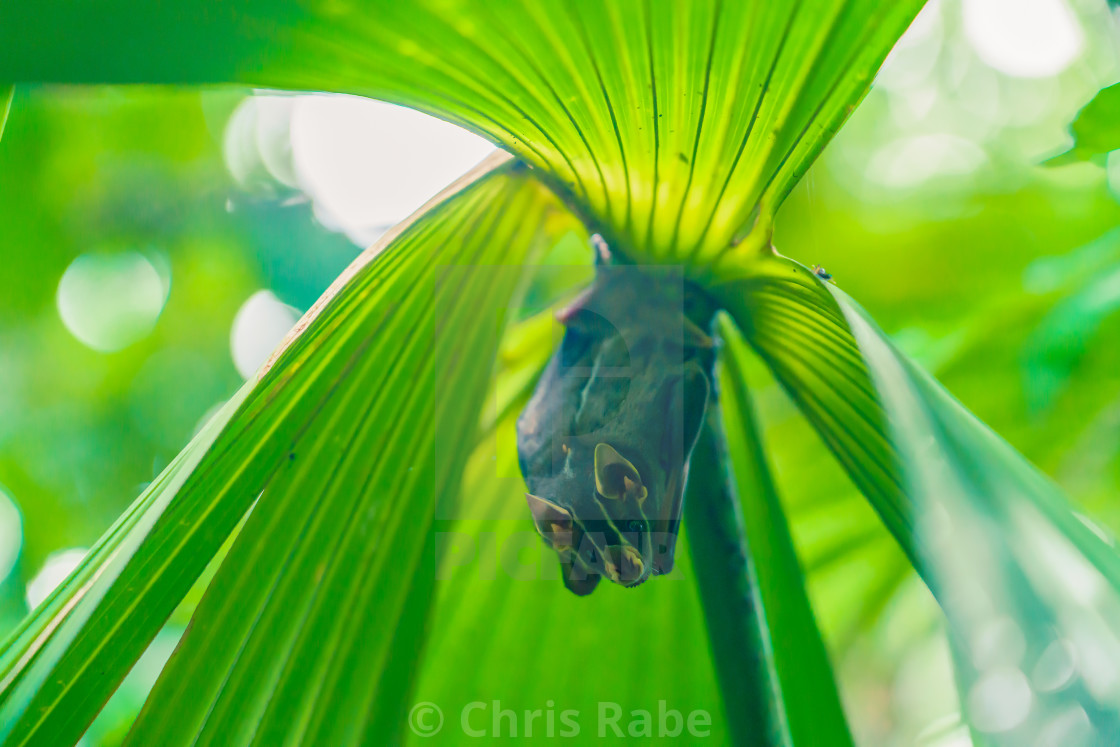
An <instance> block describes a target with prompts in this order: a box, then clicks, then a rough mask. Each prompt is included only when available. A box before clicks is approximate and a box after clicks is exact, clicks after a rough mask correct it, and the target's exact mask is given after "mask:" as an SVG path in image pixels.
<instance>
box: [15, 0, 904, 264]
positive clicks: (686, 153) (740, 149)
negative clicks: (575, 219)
mask: <svg viewBox="0 0 1120 747" xmlns="http://www.w3.org/2000/svg"><path fill="white" fill-rule="evenodd" d="M922 4H923V0H897V1H896V2H890V3H883V2H880V1H879V0H810V1H808V2H794V1H793V0H781V1H780V2H720V0H691V1H690V2H652V3H651V2H645V1H644V0H619V1H618V2H610V3H604V2H601V0H575V1H574V2H573V1H572V0H543V1H542V0H516V1H513V2H504V3H494V2H487V1H486V0H466V1H465V2H459V3H454V4H448V3H446V2H441V1H440V0H409V1H407V2H398V1H397V0H364V1H362V2H351V3H342V2H328V1H326V0H317V1H315V2H296V1H295V0H251V2H243V3H236V4H230V3H225V4H217V5H215V4H213V3H210V4H203V5H199V4H198V3H195V2H188V1H187V0H170V1H168V2H159V3H153V2H141V1H140V0H103V1H102V2H98V3H95V4H90V3H81V2H73V1H72V0H8V2H5V3H3V4H0V49H3V50H4V51H5V53H4V56H3V58H0V80H13V81H55V82H85V83H92V82H145V83H186V82H197V83H214V82H239V83H248V84H251V85H255V86H265V87H274V88H288V89H304V90H326V91H337V92H347V93H358V94H362V95H367V96H372V97H374V98H380V99H385V100H387V101H393V102H397V103H401V104H405V105H407V106H412V107H415V108H418V109H421V110H423V111H427V112H430V113H433V114H436V115H438V116H440V117H443V118H445V119H447V120H449V121H452V122H456V123H458V124H461V125H464V126H466V127H468V128H470V129H472V130H474V131H476V132H479V133H481V134H483V135H485V136H487V137H488V138H490V139H491V140H493V141H494V142H496V143H499V144H501V145H502V146H504V147H505V148H507V149H509V150H510V151H512V152H513V153H515V154H516V155H518V156H519V157H521V158H522V159H524V160H525V161H526V162H528V163H530V164H532V165H533V166H535V167H538V168H539V169H540V171H541V173H542V174H543V175H544V176H545V178H547V179H548V180H549V181H550V182H551V183H552V184H553V186H554V187H556V188H557V189H559V190H560V191H561V192H563V193H565V194H567V195H570V196H571V197H573V198H574V200H575V201H576V203H577V204H578V205H580V206H581V208H582V209H583V211H584V212H585V213H586V214H587V216H588V218H589V219H590V221H591V222H592V223H593V224H595V226H596V227H597V229H599V230H601V231H602V232H604V233H605V234H607V238H608V240H609V241H610V242H611V244H612V245H614V246H615V247H617V248H618V249H619V250H622V251H624V252H626V253H630V254H633V255H634V256H635V257H636V258H642V259H646V260H656V261H664V262H681V261H689V262H695V263H697V264H700V265H705V264H709V263H713V262H717V261H722V260H726V259H727V257H725V256H724V255H725V254H727V253H730V255H731V256H732V257H735V258H736V260H735V261H738V259H739V258H740V257H741V256H753V254H751V253H750V252H749V251H746V249H744V250H742V251H739V252H734V251H731V250H732V247H733V245H734V244H735V243H736V242H737V241H738V240H740V239H742V238H743V237H744V236H745V235H746V234H748V233H750V232H752V231H754V229H755V228H757V229H758V231H757V234H758V235H757V238H756V239H752V240H751V241H750V242H748V246H755V247H757V246H761V245H764V244H765V243H766V239H767V237H768V236H769V231H770V226H771V218H772V216H773V214H774V211H775V210H777V208H778V205H779V204H780V203H781V202H782V200H783V199H784V198H785V196H786V195H787V194H788V192H789V191H790V189H791V188H792V187H793V185H794V184H795V183H796V181H797V180H798V179H799V178H800V177H801V175H802V174H804V173H805V171H806V169H808V167H809V165H810V164H811V163H812V162H813V160H814V159H815V158H816V156H817V155H818V154H819V153H820V151H821V149H822V148H823V147H824V145H825V144H826V143H827V142H828V141H829V140H830V139H831V137H832V135H833V134H834V133H835V132H836V130H837V128H838V127H839V126H840V124H841V123H842V122H843V121H844V119H845V118H846V117H847V115H848V114H849V113H850V112H851V110H852V108H853V107H854V106H855V104H856V103H857V102H858V101H859V100H860V99H861V97H862V96H863V95H864V94H865V93H866V91H867V89H868V87H869V85H870V83H871V80H872V78H873V76H874V74H875V72H876V71H877V70H878V68H879V65H880V64H881V63H882V61H883V59H884V58H885V57H886V55H887V52H888V51H889V50H890V48H891V47H892V46H893V44H894V42H895V40H896V39H897V38H898V37H899V36H900V35H901V34H902V32H903V31H904V30H905V29H906V27H907V25H908V24H909V23H910V21H911V20H912V19H913V18H914V16H915V14H916V13H917V12H918V10H919V9H920V8H921V6H922Z"/></svg>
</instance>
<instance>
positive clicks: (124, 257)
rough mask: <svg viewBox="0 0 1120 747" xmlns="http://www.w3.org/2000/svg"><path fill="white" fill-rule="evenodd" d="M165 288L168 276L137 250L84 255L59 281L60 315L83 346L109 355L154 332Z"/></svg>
mask: <svg viewBox="0 0 1120 747" xmlns="http://www.w3.org/2000/svg"><path fill="white" fill-rule="evenodd" d="M169 289H170V285H169V281H168V278H167V277H165V276H161V275H160V272H159V270H157V269H156V266H155V264H153V262H152V261H151V260H150V259H149V258H148V257H147V256H145V255H143V254H141V253H140V252H135V251H126V252H120V253H116V254H83V255H82V256H80V257H78V258H77V259H75V260H74V261H73V262H71V263H70V266H69V267H67V268H66V272H64V273H63V275H62V279H61V280H60V281H59V283H58V296H57V301H58V313H59V315H60V316H61V317H62V322H63V324H65V325H66V328H67V329H68V330H70V333H71V334H73V335H74V337H76V338H77V339H78V340H80V341H81V342H82V343H83V344H85V345H86V346H88V347H90V348H92V349H94V350H97V351H99V352H102V353H110V352H113V351H116V350H121V349H122V348H125V347H128V346H129V345H131V344H132V343H134V342H136V341H137V340H140V339H142V338H143V337H145V336H146V335H147V334H148V333H149V332H151V331H152V328H153V327H154V326H155V324H156V320H157V319H159V315H160V312H161V311H162V310H163V305H164V303H166V301H167V295H168V292H169Z"/></svg>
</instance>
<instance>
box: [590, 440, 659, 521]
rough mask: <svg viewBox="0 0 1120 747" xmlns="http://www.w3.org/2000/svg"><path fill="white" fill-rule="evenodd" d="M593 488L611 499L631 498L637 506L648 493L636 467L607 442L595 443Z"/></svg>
mask: <svg viewBox="0 0 1120 747" xmlns="http://www.w3.org/2000/svg"><path fill="white" fill-rule="evenodd" d="M595 489H596V490H597V491H599V495H601V496H603V497H604V498H610V499H612V500H618V499H620V498H621V499H627V500H629V499H631V498H633V499H634V500H636V501H637V502H638V505H639V506H640V505H642V502H643V501H645V499H646V496H647V495H649V491H648V490H646V487H645V486H644V485H642V476H641V475H640V474H639V473H638V468H637V467H635V466H634V465H633V464H631V463H630V461H629V460H628V459H626V457H624V456H622V455H621V454H619V453H618V451H617V450H616V449H615V448H614V447H613V446H611V445H610V444H608V443H600V444H596V445H595Z"/></svg>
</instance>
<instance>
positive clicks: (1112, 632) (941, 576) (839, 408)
mask: <svg viewBox="0 0 1120 747" xmlns="http://www.w3.org/2000/svg"><path fill="white" fill-rule="evenodd" d="M747 287H750V288H751V289H752V292H751V293H750V295H749V296H746V295H740V293H741V291H742V290H744V289H746V288H747ZM721 292H722V294H723V297H724V298H725V299H727V301H728V303H730V304H731V305H732V307H733V308H734V309H735V316H736V318H737V319H738V320H740V323H741V325H742V328H743V330H744V335H745V336H746V338H747V339H748V341H750V342H751V344H752V345H753V346H755V348H756V350H758V351H759V352H760V353H761V354H762V355H763V356H764V357H765V358H766V359H767V360H768V361H769V362H770V363H771V365H772V367H773V368H774V370H775V372H776V375H777V376H778V378H779V380H781V381H782V382H783V384H784V385H785V386H787V387H788V388H789V389H790V390H791V393H793V394H794V396H795V398H798V402H799V404H801V406H802V407H803V409H804V411H805V412H806V414H807V415H808V416H809V418H810V420H811V421H812V422H813V424H814V425H815V426H816V427H817V429H818V431H819V432H820V433H821V435H822V437H823V438H824V439H825V441H826V443H828V444H829V445H830V447H831V448H833V450H834V451H835V452H836V453H837V455H838V457H839V458H840V460H841V462H842V463H843V464H844V466H845V468H846V469H847V470H848V472H849V474H850V475H851V476H852V479H853V481H855V482H856V483H857V485H859V486H860V487H861V489H862V490H864V492H865V494H866V495H867V496H868V498H869V500H870V501H871V502H872V503H873V505H875V507H876V509H877V510H878V511H879V513H880V515H881V516H883V517H884V520H885V522H886V524H887V526H888V528H890V529H891V531H892V533H894V534H895V536H896V538H897V539H898V540H899V543H900V544H901V545H902V546H903V547H904V548H907V549H908V552H909V553H910V555H911V557H912V558H913V559H914V562H915V565H916V567H918V569H919V570H920V571H921V572H922V574H923V576H924V578H925V580H926V583H927V584H929V585H930V587H931V588H932V590H933V591H934V593H935V595H936V596H937V597H938V600H939V602H940V603H941V605H942V608H943V609H944V610H945V613H946V615H947V618H948V620H949V625H950V629H951V632H952V635H951V641H952V642H953V644H954V650H955V652H956V659H957V665H958V677H959V678H960V684H961V687H962V690H963V692H962V699H963V700H964V701H965V702H966V711H967V714H968V716H969V721H970V724H971V726H972V727H973V728H974V729H976V730H977V731H978V732H979V733H984V734H987V735H988V736H989V737H991V738H996V739H998V740H1005V741H1006V742H1007V743H1010V744H1017V743H1021V742H1022V740H1023V739H1025V738H1026V737H1027V735H1030V734H1036V733H1038V732H1039V731H1040V730H1043V729H1045V730H1048V733H1049V731H1054V732H1057V733H1060V734H1061V735H1062V739H1063V743H1066V744H1096V743H1100V740H1103V741H1104V743H1108V742H1111V741H1114V740H1115V739H1116V733H1117V727H1118V723H1120V722H1118V719H1117V713H1118V711H1120V708H1118V704H1120V691H1118V690H1117V688H1116V683H1115V680H1114V678H1112V677H1111V676H1110V675H1105V674H1104V672H1105V671H1108V672H1114V671H1115V668H1116V666H1117V664H1118V663H1120V630H1118V629H1117V627H1116V624H1115V620H1117V619H1118V615H1117V612H1118V611H1120V556H1118V555H1117V554H1116V552H1115V549H1114V548H1113V547H1112V545H1111V544H1110V543H1109V542H1107V541H1106V540H1104V539H1103V538H1102V536H1101V535H1100V534H1099V533H1098V531H1096V530H1094V529H1093V528H1092V527H1091V524H1090V523H1089V522H1088V521H1087V520H1084V519H1082V518H1081V517H1080V516H1079V515H1078V514H1076V513H1074V512H1073V510H1072V509H1071V508H1070V506H1069V504H1068V503H1067V502H1066V501H1065V499H1064V497H1063V496H1061V494H1060V493H1059V491H1058V490H1057V489H1056V488H1055V487H1054V486H1053V485H1052V484H1051V483H1050V482H1049V481H1048V480H1047V479H1046V478H1045V477H1044V476H1042V475H1041V474H1040V473H1038V471H1037V470H1035V469H1034V468H1033V467H1032V466H1031V465H1030V464H1029V463H1027V462H1026V461H1025V460H1024V459H1023V458H1022V457H1021V456H1019V455H1018V454H1016V453H1015V452H1014V451H1013V450H1012V449H1011V448H1010V447H1009V446H1008V445H1007V444H1006V443H1005V442H1003V441H1002V440H1001V439H999V438H998V437H997V436H996V435H995V434H994V433H992V432H991V431H990V430H989V429H988V428H987V427H986V426H984V425H983V424H982V423H980V422H979V421H978V420H977V419H976V418H975V417H974V416H972V415H971V414H970V413H968V412H967V411H966V410H965V409H964V408H963V407H962V406H961V405H960V404H959V403H957V402H956V401H955V400H954V399H952V397H951V396H950V395H948V393H946V392H945V390H944V389H943V388H941V387H940V385H938V384H937V383H936V382H935V381H934V380H933V379H932V378H930V377H929V376H928V375H927V374H925V373H924V372H922V371H920V370H919V369H918V368H917V367H916V366H915V365H914V364H913V363H911V362H910V361H908V360H907V359H906V358H905V357H904V356H902V355H901V354H900V353H899V352H898V351H897V350H896V349H895V348H894V347H893V346H892V345H891V343H890V342H889V341H888V340H887V338H886V337H885V335H883V333H882V332H881V331H880V330H879V329H878V328H877V327H876V326H875V325H874V324H873V323H872V322H870V321H869V319H868V318H867V316H866V314H865V313H864V312H863V311H862V310H861V309H860V308H859V307H858V306H857V305H856V304H855V303H854V302H852V301H851V299H850V298H848V297H847V295H846V294H844V293H843V292H842V291H840V290H839V289H838V288H836V287H835V286H833V285H828V286H826V285H825V284H824V283H822V282H820V281H819V280H818V279H817V278H815V277H814V276H813V274H811V273H810V272H808V271H807V270H805V269H804V268H803V267H801V266H800V265H797V264H796V263H793V262H790V261H788V260H785V259H782V258H780V257H774V258H773V259H772V260H771V266H770V267H768V268H765V271H764V272H760V273H757V274H754V275H752V276H751V277H749V278H746V277H745V278H743V279H741V280H739V281H733V282H731V283H729V285H728V286H726V287H724V288H722V289H721ZM795 298H796V299H800V300H801V303H800V304H799V305H798V311H797V312H794V313H790V311H789V308H788V306H787V304H788V303H789V301H790V300H791V299H795ZM748 309H749V312H748ZM779 335H780V336H779ZM818 371H828V372H829V376H828V377H827V378H820V377H819V376H818V375H817V374H816V373H815V372H818ZM867 433H871V434H872V435H873V437H871V436H868V435H864V434H867ZM863 443H876V444H879V445H880V446H879V448H877V450H876V451H870V450H867V449H863V448H861V447H860V444H863ZM884 456H886V457H891V458H890V459H886V460H884V458H883V457H884ZM899 517H902V519H903V520H899ZM1069 657H1072V658H1069ZM1067 659H1069V660H1070V661H1073V662H1080V664H1070V665H1069V666H1068V667H1065V666H1064V665H1063V666H1060V667H1058V669H1059V670H1060V672H1061V676H1060V677H1059V679H1060V680H1061V681H1060V682H1057V683H1055V682H1054V681H1052V680H1051V679H1047V677H1046V676H1044V675H1042V674H1040V672H1042V671H1044V670H1045V671H1049V670H1046V667H1047V666H1049V665H1050V664H1053V663H1054V662H1055V661H1057V662H1059V663H1061V662H1065V661H1066V660H1067ZM1089 662H1093V663H1092V664H1089ZM1032 703H1033V704H1034V705H1032Z"/></svg>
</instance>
